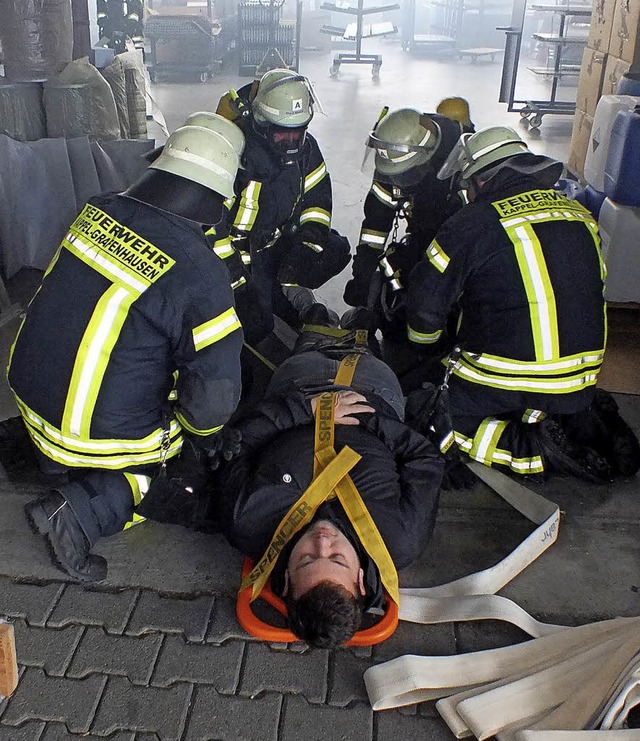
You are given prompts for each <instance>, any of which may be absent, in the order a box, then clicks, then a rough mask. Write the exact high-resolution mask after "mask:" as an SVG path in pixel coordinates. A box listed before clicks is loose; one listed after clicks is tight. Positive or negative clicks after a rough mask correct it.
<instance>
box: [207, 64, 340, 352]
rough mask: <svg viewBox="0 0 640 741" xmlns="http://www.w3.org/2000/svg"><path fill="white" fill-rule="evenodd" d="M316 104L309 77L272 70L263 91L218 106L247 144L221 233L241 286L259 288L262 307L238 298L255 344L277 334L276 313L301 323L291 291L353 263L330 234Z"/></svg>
mask: <svg viewBox="0 0 640 741" xmlns="http://www.w3.org/2000/svg"><path fill="white" fill-rule="evenodd" d="M229 103H231V106H230V105H229ZM314 103H315V101H314V98H313V94H312V91H311V87H310V84H309V81H308V80H307V78H306V77H303V76H302V75H298V74H297V73H295V72H292V71H291V70H285V69H273V70H270V71H268V72H266V73H265V74H264V75H263V76H262V78H261V79H260V82H259V84H258V86H257V90H256V86H255V85H253V86H252V85H247V86H245V87H244V88H242V89H241V90H240V91H239V92H238V93H235V92H234V91H230V92H229V93H227V94H226V95H225V96H223V98H222V100H221V102H220V104H219V106H218V112H221V113H223V115H227V116H230V117H235V120H236V122H237V123H238V125H239V126H240V128H241V129H242V131H243V132H244V135H245V138H246V147H245V150H244V154H243V158H242V167H241V169H240V171H239V172H238V178H237V180H236V198H235V200H234V201H233V202H230V203H229V204H228V206H229V209H228V213H227V217H226V219H225V222H226V224H227V225H228V233H227V234H225V233H223V231H222V229H221V228H218V229H217V230H216V249H220V247H221V245H222V247H224V248H225V249H227V254H228V258H227V259H228V263H229V265H230V273H231V275H232V279H233V280H234V282H235V281H238V280H240V281H241V282H242V284H245V283H246V282H248V281H252V282H253V284H254V285H255V288H256V290H257V301H255V300H247V301H245V300H243V298H242V296H241V295H238V298H237V302H236V303H237V308H238V313H239V315H240V317H241V319H242V323H243V326H244V327H245V331H246V332H247V334H248V337H249V340H250V341H251V342H257V341H259V339H260V338H261V337H264V336H265V335H266V334H267V333H268V332H269V331H271V329H272V328H273V313H275V314H277V315H279V316H281V317H282V318H283V319H284V320H285V321H287V322H289V323H291V324H292V325H294V326H296V325H298V324H299V318H298V312H297V311H294V310H293V309H292V306H291V303H290V300H287V297H286V296H287V295H289V296H290V297H291V295H295V293H296V291H289V290H287V289H288V287H291V286H305V287H306V288H309V289H313V288H318V287H319V286H321V285H323V284H324V283H325V282H326V281H327V280H329V279H330V278H332V277H333V276H334V275H337V274H338V273H339V272H340V271H341V270H342V269H343V268H344V267H345V266H346V265H347V264H348V262H349V259H350V248H349V242H348V240H347V239H346V238H345V237H343V236H341V235H340V234H338V233H337V232H336V231H335V230H334V229H332V228H331V213H332V194H331V178H330V176H329V173H328V171H327V166H326V164H325V161H324V158H323V156H322V153H321V151H320V147H319V146H318V143H317V141H316V140H315V139H314V137H313V136H311V134H309V133H308V132H307V127H308V125H309V123H310V122H311V119H312V117H313V114H314ZM229 237H230V242H229V241H228V238H229ZM229 245H230V247H231V248H232V249H230V248H229ZM232 266H233V267H232ZM283 287H284V289H283ZM307 293H308V292H307Z"/></svg>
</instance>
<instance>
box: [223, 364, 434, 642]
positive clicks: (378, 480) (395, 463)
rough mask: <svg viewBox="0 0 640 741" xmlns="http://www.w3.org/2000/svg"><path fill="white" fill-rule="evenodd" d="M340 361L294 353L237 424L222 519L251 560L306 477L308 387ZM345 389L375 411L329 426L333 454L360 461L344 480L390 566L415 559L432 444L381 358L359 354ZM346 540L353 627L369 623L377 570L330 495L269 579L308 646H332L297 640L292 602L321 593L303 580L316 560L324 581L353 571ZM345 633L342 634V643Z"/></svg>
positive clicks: (421, 538) (428, 512)
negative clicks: (408, 412)
mask: <svg viewBox="0 0 640 741" xmlns="http://www.w3.org/2000/svg"><path fill="white" fill-rule="evenodd" d="M338 364H339V360H335V359H331V358H328V357H327V356H326V355H324V354H322V353H320V352H317V351H310V352H304V353H301V354H299V355H294V356H293V357H292V358H289V359H288V360H287V361H285V363H283V364H282V365H281V366H280V368H278V370H277V371H276V374H275V375H274V379H273V381H272V383H271V386H270V387H269V389H268V391H267V397H266V398H265V399H264V401H262V402H261V403H260V404H258V405H257V406H256V407H255V409H254V410H253V411H252V412H251V413H248V414H246V415H245V416H244V417H243V418H241V419H240V420H238V422H237V423H236V424H235V427H236V428H237V429H238V430H240V431H241V433H242V452H241V454H240V455H239V456H238V457H237V458H235V459H233V460H232V461H231V462H230V463H229V464H227V465H226V466H224V468H223V470H222V472H221V474H220V476H219V478H218V484H219V491H220V495H219V496H220V497H221V500H220V506H221V509H222V512H221V520H222V527H223V530H224V532H225V533H226V535H227V537H228V539H229V541H230V542H231V544H232V545H234V546H235V547H236V548H238V549H239V550H240V551H242V552H243V553H244V554H246V555H248V556H250V557H251V558H253V559H254V560H257V559H259V558H260V557H261V556H262V555H263V553H264V552H265V550H266V549H267V548H268V547H269V544H270V542H271V539H272V538H273V536H274V533H275V531H276V529H277V528H278V525H279V524H280V522H281V520H282V519H283V518H284V516H285V515H286V514H287V512H288V511H289V509H290V508H291V507H292V506H293V505H294V504H295V503H296V501H297V500H298V499H299V498H300V497H301V495H302V494H303V492H305V490H306V489H307V488H308V487H309V485H310V484H311V482H312V480H313V465H314V464H313V461H314V440H315V426H314V416H313V412H312V407H311V397H312V396H316V395H317V393H318V392H317V391H314V388H315V389H322V390H324V389H326V387H327V384H330V383H331V381H332V379H333V378H334V377H335V373H336V371H337V368H338ZM301 388H303V389H304V392H303V391H300V389H301ZM351 388H352V389H353V390H354V391H356V392H359V393H360V394H363V395H364V396H366V400H367V401H366V403H367V404H369V405H370V406H371V407H373V410H374V411H373V412H372V413H366V414H364V413H361V414H357V415H356V417H357V419H358V420H359V424H358V425H348V424H344V423H343V424H340V423H337V424H336V425H335V442H334V447H335V451H336V452H337V453H340V451H341V450H342V449H343V447H345V446H348V447H349V448H351V449H352V450H353V451H355V452H356V453H358V454H359V455H360V456H361V459H360V460H359V461H358V462H357V463H356V465H355V466H354V467H353V468H352V469H351V471H350V472H349V475H350V476H351V479H352V481H353V483H354V485H355V487H356V488H357V490H358V492H359V494H360V496H361V497H362V500H363V501H364V503H365V505H366V508H367V510H368V511H369V513H370V515H371V517H372V519H373V521H374V522H375V524H376V526H377V528H378V531H379V533H380V535H381V537H382V539H383V541H384V544H385V545H386V547H387V550H388V552H389V555H390V556H391V559H392V561H393V564H394V565H395V567H396V569H401V568H403V567H405V566H408V565H409V564H411V563H413V562H414V561H415V560H416V559H417V558H418V556H419V555H420V553H421V551H422V550H423V549H424V547H425V546H426V544H427V542H428V540H429V538H430V536H431V533H432V531H433V526H434V522H435V516H436V511H437V506H438V499H439V490H440V483H441V478H442V461H441V459H440V458H439V456H438V452H437V450H436V448H435V447H434V446H433V444H432V443H431V442H429V441H428V440H427V439H426V438H425V437H423V436H422V435H420V434H419V433H417V432H415V431H414V430H412V429H411V428H409V427H408V426H407V425H405V424H404V422H403V421H402V419H403V417H404V410H403V408H402V394H401V391H400V387H399V385H398V382H397V379H396V378H395V376H394V375H393V373H392V372H391V371H390V369H389V368H388V366H386V365H385V364H384V363H383V362H382V361H380V360H378V359H377V358H375V357H373V356H371V355H363V356H362V357H361V358H360V360H359V363H358V366H357V368H356V371H355V376H354V378H353V382H352V386H351ZM314 538H315V541H314V542H315V544H316V545H313V544H311V545H310V549H308V550H307V551H305V550H304V548H303V545H305V543H306V542H307V541H309V543H311V541H312V540H313V539H314ZM323 538H324V540H323ZM345 538H346V541H348V544H349V545H350V546H351V547H352V548H353V549H354V551H355V555H356V556H357V558H356V560H355V561H354V562H353V563H355V576H354V577H353V579H354V581H355V582H356V583H357V584H356V586H355V589H353V590H352V594H353V593H354V592H355V595H354V596H355V597H356V598H357V604H358V608H357V612H358V615H357V620H356V622H357V624H358V625H359V623H360V621H361V619H362V618H363V615H364V616H367V614H368V615H369V616H371V622H374V621H375V620H374V618H375V616H377V615H380V614H382V612H383V607H384V595H383V589H382V585H381V580H380V576H379V573H378V568H377V566H376V565H375V563H374V561H373V559H372V558H371V557H370V556H369V555H368V553H367V551H366V550H365V548H364V547H363V546H362V544H361V543H360V542H359V538H358V536H357V534H356V532H355V530H354V527H353V525H352V524H351V522H350V521H349V518H348V517H347V515H346V513H345V511H344V509H343V507H342V505H341V504H340V502H339V500H338V499H337V498H333V499H330V500H328V501H324V502H323V503H322V504H321V505H320V506H319V508H318V509H317V511H316V513H315V515H314V517H313V519H312V520H311V522H310V523H309V524H308V525H307V526H306V527H304V528H302V529H301V530H300V531H299V532H298V533H296V534H295V535H294V536H293V537H292V538H291V540H290V541H289V542H288V543H286V545H285V546H284V547H283V548H282V551H281V553H280V554H279V556H278V560H277V563H276V566H275V568H274V570H273V572H272V574H271V585H272V588H273V590H274V592H275V593H276V594H278V595H281V596H283V597H285V599H286V600H287V604H288V609H289V618H290V626H291V628H292V630H293V631H294V632H295V633H296V634H297V635H299V637H301V638H303V640H306V641H307V642H308V643H312V644H313V645H317V646H324V647H333V646H334V645H337V643H336V642H335V641H333V642H332V640H331V639H330V638H326V637H321V636H318V635H315V636H314V635H309V633H308V631H307V632H305V631H304V630H303V631H302V632H303V635H300V631H296V621H295V619H294V620H292V600H293V601H295V600H298V598H300V597H303V596H305V593H306V590H307V589H308V588H309V585H311V586H314V582H315V587H316V589H318V588H320V587H318V580H317V579H314V578H313V577H310V578H307V576H303V572H304V571H306V570H307V567H308V566H309V565H310V564H311V563H313V559H314V558H315V557H316V556H319V557H321V558H320V559H319V560H322V559H325V560H326V561H327V563H326V564H325V565H326V567H327V570H326V571H323V574H324V578H323V579H320V581H322V582H324V583H325V584H326V582H327V580H328V581H329V582H331V581H334V576H333V573H334V571H336V570H338V571H339V570H340V569H341V568H348V567H349V565H352V564H350V563H349V562H348V559H347V563H342V561H343V560H344V559H343V552H342V551H341V550H340V547H338V546H336V545H335V543H336V542H338V541H341V542H344V539H345ZM316 546H317V552H316V551H314V548H316ZM305 548H306V545H305ZM323 549H324V550H323ZM298 550H301V551H302V552H301V554H298ZM346 551H350V548H349V547H347V549H346ZM346 551H345V552H346ZM299 555H300V557H298V556H299ZM352 555H353V552H352ZM294 560H295V564H296V566H295V569H294V567H293V563H294ZM336 564H337V566H336ZM316 566H317V563H316V564H315V565H314V568H315V567H316ZM360 569H361V571H360V574H359V575H358V573H357V572H358V571H359V570H360ZM347 583H348V582H347ZM358 584H359V586H358ZM300 601H301V600H300ZM318 620H321V619H320V618H318ZM358 625H356V626H355V629H357V627H358ZM298 627H299V626H298ZM312 632H313V631H312ZM319 632H320V633H322V632H323V628H322V627H321V628H320V629H319ZM353 632H355V630H353V631H351V633H353ZM349 637H350V636H346V637H345V636H342V638H343V639H344V640H348V638H349ZM340 642H342V641H340Z"/></svg>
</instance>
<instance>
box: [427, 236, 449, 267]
mask: <svg viewBox="0 0 640 741" xmlns="http://www.w3.org/2000/svg"><path fill="white" fill-rule="evenodd" d="M426 254H427V257H428V258H429V262H430V263H431V264H432V265H433V267H434V268H436V270H438V271H439V272H441V273H444V271H445V270H446V269H447V267H448V266H449V255H447V253H446V252H445V251H444V250H443V249H442V247H441V246H440V245H439V244H438V242H437V241H436V240H435V239H434V240H433V242H431V244H430V245H429V246H428V247H427V253H426Z"/></svg>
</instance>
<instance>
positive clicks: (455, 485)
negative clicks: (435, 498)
mask: <svg viewBox="0 0 640 741" xmlns="http://www.w3.org/2000/svg"><path fill="white" fill-rule="evenodd" d="M477 483H478V477H477V476H476V475H475V473H474V472H473V471H472V470H471V469H470V468H469V467H468V466H466V465H465V463H464V461H463V460H462V458H458V459H457V460H455V459H449V460H446V461H445V464H444V475H443V477H442V488H443V489H444V490H445V491H450V490H451V489H455V490H458V491H460V490H462V489H470V488H471V487H472V486H475V485H476V484H477Z"/></svg>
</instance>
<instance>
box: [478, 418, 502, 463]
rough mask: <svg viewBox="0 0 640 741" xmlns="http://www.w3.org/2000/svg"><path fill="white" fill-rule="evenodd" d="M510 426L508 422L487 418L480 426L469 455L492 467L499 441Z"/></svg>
mask: <svg viewBox="0 0 640 741" xmlns="http://www.w3.org/2000/svg"><path fill="white" fill-rule="evenodd" d="M508 424H509V422H508V420H505V419H495V418H494V417H487V418H486V419H483V420H482V422H481V423H480V424H479V425H478V429H477V430H476V434H475V435H474V437H473V445H472V446H471V450H470V451H469V455H470V456H471V457H472V458H474V459H475V460H477V461H480V463H484V464H485V465H491V461H492V460H493V455H494V453H495V451H496V448H497V446H498V440H500V436H501V435H502V433H503V432H504V430H505V428H506V427H507V425H508Z"/></svg>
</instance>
